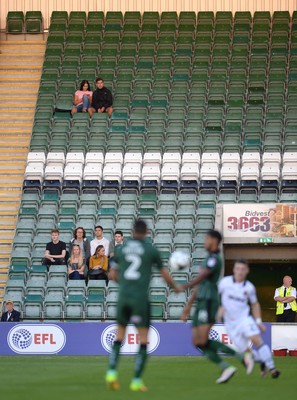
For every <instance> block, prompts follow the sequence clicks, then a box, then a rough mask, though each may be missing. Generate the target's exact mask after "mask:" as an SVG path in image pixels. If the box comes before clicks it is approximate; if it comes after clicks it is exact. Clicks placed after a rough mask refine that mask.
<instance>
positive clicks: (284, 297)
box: [274, 275, 297, 322]
mask: <svg viewBox="0 0 297 400" xmlns="http://www.w3.org/2000/svg"><path fill="white" fill-rule="evenodd" d="M292 282H293V281H292V278H291V277H290V276H288V275H286V276H284V279H283V285H282V286H281V287H279V288H277V289H275V293H274V300H275V301H276V318H277V322H295V316H296V311H297V303H296V288H294V287H293V286H292Z"/></svg>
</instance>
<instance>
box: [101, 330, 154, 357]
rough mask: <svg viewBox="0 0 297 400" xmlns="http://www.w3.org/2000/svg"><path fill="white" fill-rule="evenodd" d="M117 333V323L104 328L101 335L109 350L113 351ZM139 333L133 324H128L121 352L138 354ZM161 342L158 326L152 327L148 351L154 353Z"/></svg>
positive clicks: (106, 348) (104, 344)
mask: <svg viewBox="0 0 297 400" xmlns="http://www.w3.org/2000/svg"><path fill="white" fill-rule="evenodd" d="M116 335H117V326H116V324H112V325H109V326H108V327H107V328H105V329H104V331H103V332H102V335H101V343H102V346H103V347H104V349H105V350H106V351H107V352H109V353H110V352H111V350H112V345H113V342H114V340H115V339H116ZM139 344H140V341H139V334H138V332H137V329H136V328H135V326H133V325H128V326H127V330H126V336H125V339H124V341H123V343H122V347H121V353H122V354H136V353H137V352H138V350H139ZM159 344H160V335H159V332H158V331H157V329H156V328H154V327H153V326H151V327H150V330H149V335H148V343H147V351H148V353H149V354H150V353H153V352H154V351H155V350H156V349H157V348H158V346H159Z"/></svg>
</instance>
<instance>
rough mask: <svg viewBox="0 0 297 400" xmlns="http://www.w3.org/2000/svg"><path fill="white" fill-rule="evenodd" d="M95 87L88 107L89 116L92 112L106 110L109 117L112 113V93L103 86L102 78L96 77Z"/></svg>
mask: <svg viewBox="0 0 297 400" xmlns="http://www.w3.org/2000/svg"><path fill="white" fill-rule="evenodd" d="M96 86H97V89H96V90H95V91H94V92H93V96H92V106H91V107H90V108H89V109H88V111H89V114H90V116H92V115H93V113H94V112H98V113H103V112H106V113H107V114H108V116H109V117H110V116H111V114H112V94H111V91H110V90H109V89H107V88H106V87H105V86H104V81H103V79H102V78H97V79H96Z"/></svg>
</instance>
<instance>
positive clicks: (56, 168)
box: [44, 165, 63, 182]
mask: <svg viewBox="0 0 297 400" xmlns="http://www.w3.org/2000/svg"><path fill="white" fill-rule="evenodd" d="M44 179H46V180H49V181H50V180H59V181H60V182H61V181H62V179H63V166H62V165H47V166H46V167H45V171H44Z"/></svg>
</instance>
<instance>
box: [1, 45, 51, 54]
mask: <svg viewBox="0 0 297 400" xmlns="http://www.w3.org/2000/svg"><path fill="white" fill-rule="evenodd" d="M0 47H1V54H4V55H7V54H11V55H16V56H20V57H22V56H23V55H26V54H30V55H31V57H32V56H33V55H37V56H43V54H44V51H45V45H38V44H36V45H34V46H32V45H26V44H23V45H10V44H9V45H7V44H6V45H3V42H1V43H0Z"/></svg>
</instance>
